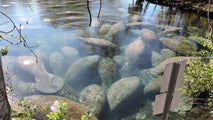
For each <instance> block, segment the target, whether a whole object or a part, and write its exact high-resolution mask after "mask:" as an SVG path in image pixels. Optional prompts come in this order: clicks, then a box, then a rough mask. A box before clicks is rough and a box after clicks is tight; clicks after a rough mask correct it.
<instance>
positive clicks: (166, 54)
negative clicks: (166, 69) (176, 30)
mask: <svg viewBox="0 0 213 120" xmlns="http://www.w3.org/2000/svg"><path fill="white" fill-rule="evenodd" d="M160 53H161V55H162V56H163V57H164V58H165V59H169V58H171V57H175V56H176V53H175V52H174V51H173V50H171V49H167V48H164V49H162V50H161V52H160Z"/></svg>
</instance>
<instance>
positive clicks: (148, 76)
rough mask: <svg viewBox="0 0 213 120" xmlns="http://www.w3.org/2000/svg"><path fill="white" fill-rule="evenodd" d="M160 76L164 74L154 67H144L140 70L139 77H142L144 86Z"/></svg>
mask: <svg viewBox="0 0 213 120" xmlns="http://www.w3.org/2000/svg"><path fill="white" fill-rule="evenodd" d="M159 76H162V74H159V73H156V71H155V70H154V68H150V69H142V70H140V71H139V72H138V77H139V78H140V80H141V84H142V85H143V86H146V85H147V84H148V83H149V82H150V81H153V80H155V79H156V78H158V77H159Z"/></svg>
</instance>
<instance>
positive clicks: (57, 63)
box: [49, 52, 67, 76]
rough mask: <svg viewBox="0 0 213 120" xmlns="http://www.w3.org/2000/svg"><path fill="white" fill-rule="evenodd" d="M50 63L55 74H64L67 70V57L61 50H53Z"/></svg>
mask: <svg viewBox="0 0 213 120" xmlns="http://www.w3.org/2000/svg"><path fill="white" fill-rule="evenodd" d="M49 65H50V67H51V69H52V72H53V74H55V75H59V76H63V75H64V73H65V72H66V70H67V63H66V59H65V57H64V56H63V55H62V54H61V53H59V52H53V53H52V54H51V55H50V56H49Z"/></svg>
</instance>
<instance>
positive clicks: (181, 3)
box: [147, 0, 213, 19]
mask: <svg viewBox="0 0 213 120" xmlns="http://www.w3.org/2000/svg"><path fill="white" fill-rule="evenodd" d="M147 1H148V2H151V3H155V4H159V5H164V6H171V7H177V8H180V9H182V10H188V11H193V12H196V13H198V14H201V15H202V16H207V13H208V11H209V12H210V18H211V19H213V3H211V5H210V10H209V5H208V4H207V3H194V2H192V1H186V0H176V1H170V0H169V1H165V0H147Z"/></svg>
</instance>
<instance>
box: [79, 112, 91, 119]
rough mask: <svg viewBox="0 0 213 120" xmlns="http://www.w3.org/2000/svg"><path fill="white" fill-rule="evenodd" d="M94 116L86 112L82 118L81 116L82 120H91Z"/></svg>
mask: <svg viewBox="0 0 213 120" xmlns="http://www.w3.org/2000/svg"><path fill="white" fill-rule="evenodd" d="M91 116H92V113H91V112H85V113H84V114H83V115H82V116H81V120H90V118H91Z"/></svg>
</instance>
